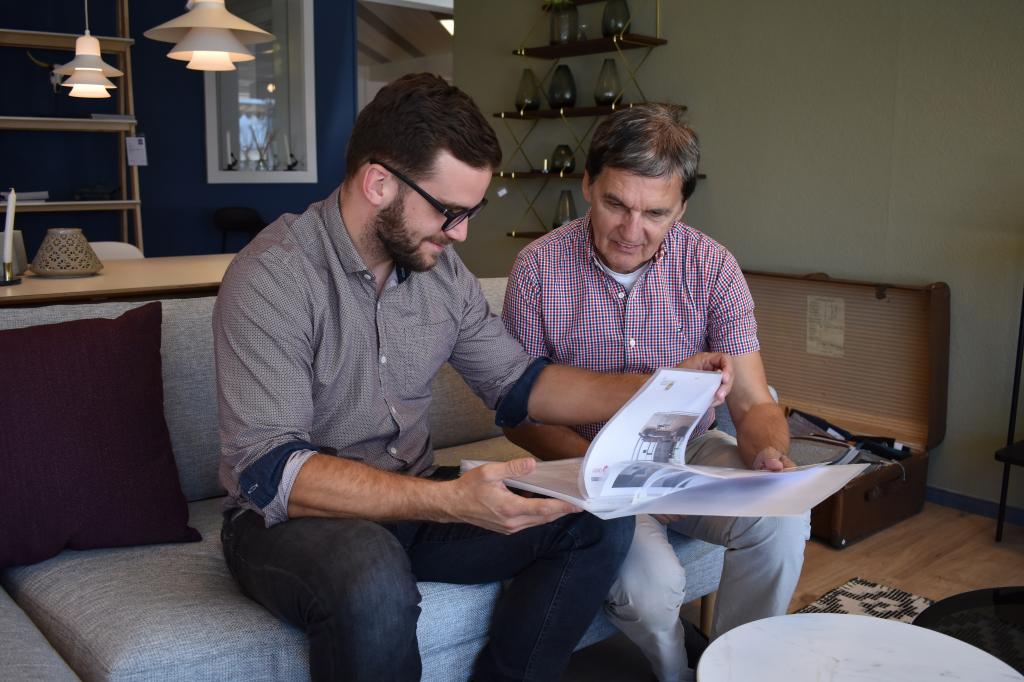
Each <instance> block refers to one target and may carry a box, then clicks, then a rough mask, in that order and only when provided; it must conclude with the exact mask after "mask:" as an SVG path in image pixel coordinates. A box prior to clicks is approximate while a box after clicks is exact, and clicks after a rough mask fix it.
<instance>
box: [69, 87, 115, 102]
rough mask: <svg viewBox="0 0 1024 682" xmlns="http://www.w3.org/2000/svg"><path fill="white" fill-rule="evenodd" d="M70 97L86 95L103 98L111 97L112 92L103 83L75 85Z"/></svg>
mask: <svg viewBox="0 0 1024 682" xmlns="http://www.w3.org/2000/svg"><path fill="white" fill-rule="evenodd" d="M68 97H84V98H88V99H102V98H104V97H110V93H109V92H107V89H106V88H105V87H103V86H102V85H74V86H72V87H71V92H69V93H68Z"/></svg>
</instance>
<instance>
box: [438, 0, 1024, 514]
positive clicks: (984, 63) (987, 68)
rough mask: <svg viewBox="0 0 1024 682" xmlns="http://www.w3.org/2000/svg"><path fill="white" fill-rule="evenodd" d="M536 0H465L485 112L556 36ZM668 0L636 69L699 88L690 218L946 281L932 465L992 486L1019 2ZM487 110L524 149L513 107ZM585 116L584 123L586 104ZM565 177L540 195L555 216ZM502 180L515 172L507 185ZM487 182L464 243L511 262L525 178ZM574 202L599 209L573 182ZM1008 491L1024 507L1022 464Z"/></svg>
mask: <svg viewBox="0 0 1024 682" xmlns="http://www.w3.org/2000/svg"><path fill="white" fill-rule="evenodd" d="M540 4H541V2H540V0H457V1H456V7H455V14H456V20H457V26H458V28H457V31H456V36H455V81H456V83H457V84H458V85H460V86H461V87H463V88H464V89H465V90H467V91H468V92H469V93H470V94H472V95H473V96H474V97H475V98H476V99H477V101H478V102H479V104H480V106H481V108H482V109H483V110H484V111H485V112H487V113H490V112H494V111H500V110H508V109H511V108H512V101H513V97H514V93H515V89H516V84H517V81H518V79H519V74H520V71H521V69H522V68H523V67H524V66H532V67H533V68H534V70H535V71H536V72H537V75H538V76H540V75H542V74H543V73H544V70H545V69H546V68H547V63H546V62H544V61H541V60H532V59H523V58H519V57H515V56H513V55H512V54H511V50H512V49H513V48H515V47H517V46H519V45H523V44H526V45H536V44H542V43H543V42H545V39H546V35H545V30H546V27H545V25H544V23H543V21H544V19H543V17H542V15H541V13H540V11H539V8H540ZM630 5H631V7H632V9H633V11H634V15H635V21H636V23H637V27H638V29H640V30H641V32H645V33H648V32H653V30H654V25H653V24H654V19H653V17H654V11H653V8H654V2H653V0H646V2H645V1H644V0H631V2H630ZM662 5H663V6H662V35H663V36H664V37H666V38H667V39H668V40H669V44H668V45H667V46H665V47H661V48H658V49H656V50H654V51H653V52H652V54H651V56H650V58H649V60H648V62H647V64H646V65H645V67H644V68H643V70H642V71H641V73H640V76H639V80H640V83H641V85H642V86H643V88H644V91H645V93H646V96H647V98H648V99H664V100H671V101H675V102H679V103H683V104H686V105H688V106H689V107H690V115H691V122H692V124H693V126H694V128H695V129H696V130H697V132H698V134H699V135H700V136H701V140H702V148H703V155H704V156H703V162H702V170H703V171H704V172H705V173H707V174H708V176H709V179H708V180H707V181H706V182H704V183H703V184H702V185H701V186H700V187H699V189H698V191H697V194H696V195H695V196H694V198H693V199H692V200H691V203H690V207H689V210H688V212H687V220H688V222H690V223H691V224H692V225H694V226H695V227H697V228H698V229H701V230H703V231H704V232H706V233H708V234H710V235H711V236H713V237H714V238H715V239H717V240H719V241H721V242H722V243H724V244H725V245H726V246H728V247H729V248H730V249H731V250H732V251H733V253H734V254H735V255H736V257H737V258H738V259H739V261H740V263H741V264H742V266H743V267H745V268H747V269H756V270H772V271H779V272H792V273H804V272H811V271H814V272H827V273H829V274H830V275H832V276H833V277H844V278H854V279H867V280H880V281H889V282H898V283H911V284H921V283H927V282H932V281H945V282H947V283H948V284H949V286H950V288H951V290H952V329H951V337H952V338H951V351H950V352H951V357H950V396H949V398H950V399H949V426H948V431H947V435H946V440H945V442H944V443H943V445H942V446H941V447H940V448H938V449H937V450H936V451H935V452H934V453H933V455H934V456H933V458H932V462H931V470H930V475H929V484H930V485H932V486H935V487H937V488H940V489H944V490H948V491H952V492H956V493H960V494H964V495H968V496H971V497H976V498H981V499H987V500H995V499H998V492H999V481H1000V475H1001V467H999V466H997V464H996V463H995V462H994V460H993V458H992V453H993V451H994V450H995V449H996V448H997V447H999V446H1000V444H1001V443H1002V441H1003V439H1004V438H1005V432H1006V420H1007V413H1008V411H1009V398H1010V384H1011V380H1012V364H1013V353H1014V348H1015V343H1016V330H1017V320H1018V317H1017V315H1018V311H1019V310H1020V295H1021V287H1022V282H1024V3H1021V2H1020V1H1019V0H858V1H857V2H849V0H844V1H839V0H772V1H771V2H763V1H760V0H664V1H663V3H662ZM600 8H601V5H600V4H596V5H592V6H584V7H581V8H580V12H581V16H582V17H583V19H582V21H583V23H586V24H587V26H588V28H587V32H588V34H589V35H591V36H595V35H599V33H600V30H599V18H600ZM645 8H646V9H645ZM628 54H629V56H630V58H633V59H635V58H636V57H638V56H639V53H637V52H630V53H628ZM600 61H601V60H600V58H598V57H582V58H574V59H572V60H569V61H568V63H569V64H570V65H571V66H572V68H573V71H574V73H575V74H576V79H577V85H578V89H579V91H580V100H579V104H584V105H585V104H589V103H590V101H591V99H590V97H591V94H590V93H591V91H592V89H593V82H594V80H595V78H596V72H597V67H598V66H599V65H600ZM620 73H622V74H623V75H624V72H623V71H621V70H620ZM627 97H629V98H634V99H635V98H636V95H635V91H632V90H627ZM492 120H494V121H495V125H496V128H497V129H498V130H499V134H500V135H501V136H502V140H503V145H504V148H505V149H506V150H510V149H511V148H512V146H513V142H512V139H511V137H510V136H509V134H508V132H507V131H506V130H505V128H504V125H503V124H502V123H501V122H499V121H497V120H495V119H492ZM513 125H516V126H519V127H518V128H516V130H517V134H520V135H521V134H522V133H523V132H525V130H526V127H525V124H522V123H515V124H513ZM576 126H577V127H576V128H575V132H576V134H582V132H583V131H584V130H585V128H586V122H581V121H577V122H576ZM567 140H571V136H570V134H569V131H567V130H566V129H565V127H564V126H563V124H562V123H561V122H558V121H553V122H548V123H542V124H541V125H540V126H539V127H538V128H537V129H536V131H535V133H534V134H533V136H531V137H530V139H529V141H528V144H527V149H528V150H530V149H532V150H533V154H534V156H535V157H537V158H540V157H543V156H546V155H548V154H549V153H550V151H549V150H550V149H552V148H553V147H554V145H555V144H557V143H559V142H563V141H567ZM582 162H583V157H582V154H581V155H580V156H579V157H578V159H577V164H578V165H581V164H582ZM523 166H524V164H523V163H522V161H521V159H519V160H517V163H516V164H515V167H517V168H520V169H521V168H523ZM572 184H573V183H567V184H566V185H565V186H566V187H569V186H572ZM556 185H557V183H556V182H552V183H549V186H548V187H547V188H546V189H545V192H544V193H543V195H542V197H541V209H540V212H541V215H542V216H544V217H545V219H546V220H550V217H551V214H553V211H554V200H555V196H556V194H557V191H556V189H557V188H556ZM521 186H523V187H527V188H528V189H529V190H530V191H533V190H535V189H536V188H538V187H539V186H540V185H539V184H537V183H534V184H532V185H528V186H527V185H525V184H521ZM500 187H507V188H508V189H509V190H510V192H509V193H508V195H506V197H505V198H499V197H498V196H497V189H498V188H500ZM490 199H491V205H490V206H488V208H487V210H486V211H485V212H484V213H483V214H481V216H480V217H478V218H477V219H475V220H474V221H473V226H472V229H471V233H470V239H469V241H468V242H467V243H466V244H465V245H463V246H461V247H460V252H461V253H462V255H463V258H464V259H465V260H466V262H467V263H468V265H469V266H470V267H471V268H472V269H473V271H474V272H476V273H477V274H479V275H482V276H487V275H501V274H505V273H507V271H508V268H509V266H510V265H511V263H512V260H513V259H514V258H515V254H516V253H517V251H518V250H519V249H520V248H522V246H523V244H524V242H522V241H521V240H515V239H510V238H507V237H505V236H504V234H505V232H506V231H507V230H508V229H510V228H511V227H512V226H513V224H514V223H515V222H516V220H517V218H518V217H519V216H520V215H521V213H522V211H523V210H524V202H523V201H522V200H521V199H520V198H519V190H518V189H517V188H516V187H515V186H513V185H511V184H508V183H507V182H506V183H503V182H502V181H499V180H496V181H495V183H494V184H493V186H492V190H491V194H490ZM576 201H577V206H578V208H579V209H580V210H581V211H582V210H585V205H584V204H583V202H582V196H581V195H580V194H579V192H578V190H577V192H576ZM1020 434H1024V425H1022V426H1021V428H1019V429H1018V437H1020ZM1010 502H1011V504H1012V505H1014V506H1017V507H1024V475H1022V474H1021V473H1020V471H1019V469H1018V470H1017V471H1016V474H1015V477H1014V478H1013V479H1012V480H1011V499H1010Z"/></svg>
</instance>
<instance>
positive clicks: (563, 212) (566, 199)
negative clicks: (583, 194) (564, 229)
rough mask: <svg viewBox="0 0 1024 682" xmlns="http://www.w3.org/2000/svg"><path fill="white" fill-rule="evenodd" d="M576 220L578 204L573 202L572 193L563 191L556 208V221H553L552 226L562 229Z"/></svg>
mask: <svg viewBox="0 0 1024 682" xmlns="http://www.w3.org/2000/svg"><path fill="white" fill-rule="evenodd" d="M575 218H576V202H575V201H573V198H572V192H571V191H570V190H567V189H563V190H562V192H561V194H559V195H558V204H557V205H556V206H555V219H554V221H552V223H551V226H552V227H561V226H562V225H565V224H566V223H567V222H569V221H571V220H573V219H575Z"/></svg>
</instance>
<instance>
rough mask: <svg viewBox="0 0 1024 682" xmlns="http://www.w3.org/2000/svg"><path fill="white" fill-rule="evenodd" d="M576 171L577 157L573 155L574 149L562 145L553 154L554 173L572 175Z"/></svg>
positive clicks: (552, 169)
mask: <svg viewBox="0 0 1024 682" xmlns="http://www.w3.org/2000/svg"><path fill="white" fill-rule="evenodd" d="M574 170H576V156H575V155H574V154H573V153H572V147H570V146H569V145H567V144H560V145H558V146H557V147H555V151H553V152H551V172H552V173H572V172H573V171H574Z"/></svg>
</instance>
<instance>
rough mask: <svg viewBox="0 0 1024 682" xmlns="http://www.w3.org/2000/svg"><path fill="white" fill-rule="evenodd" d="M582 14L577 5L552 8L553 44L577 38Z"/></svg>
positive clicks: (560, 43)
mask: <svg viewBox="0 0 1024 682" xmlns="http://www.w3.org/2000/svg"><path fill="white" fill-rule="evenodd" d="M579 23H580V14H579V10H577V9H576V6H575V5H569V6H567V7H559V8H557V9H552V10H551V44H552V45H564V44H566V43H571V42H572V41H574V40H576V36H577V34H578V33H579Z"/></svg>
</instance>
